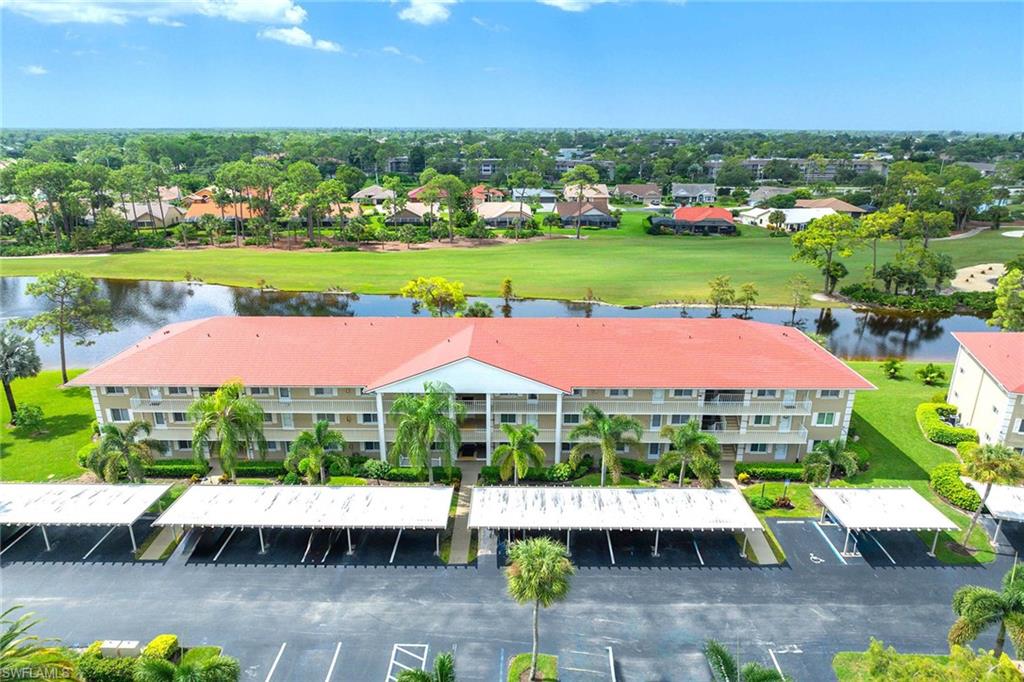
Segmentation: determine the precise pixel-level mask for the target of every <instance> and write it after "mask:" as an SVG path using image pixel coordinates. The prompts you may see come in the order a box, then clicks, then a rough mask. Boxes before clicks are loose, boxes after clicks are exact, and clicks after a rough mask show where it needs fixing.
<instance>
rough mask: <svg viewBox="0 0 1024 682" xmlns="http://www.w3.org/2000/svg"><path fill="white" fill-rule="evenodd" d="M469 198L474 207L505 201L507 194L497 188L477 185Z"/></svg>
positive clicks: (470, 192) (471, 190) (470, 191)
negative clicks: (485, 203) (489, 202)
mask: <svg viewBox="0 0 1024 682" xmlns="http://www.w3.org/2000/svg"><path fill="white" fill-rule="evenodd" d="M469 197H470V198H471V199H472V200H473V205H474V206H478V205H479V204H482V203H484V202H486V201H503V200H504V199H505V193H504V192H502V191H501V190H500V189H498V188H497V187H488V186H487V185H476V186H475V187H473V188H472V189H470V190H469Z"/></svg>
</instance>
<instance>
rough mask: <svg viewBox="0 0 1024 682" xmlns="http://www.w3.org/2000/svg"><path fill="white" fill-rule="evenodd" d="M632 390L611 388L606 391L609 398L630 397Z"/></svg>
mask: <svg viewBox="0 0 1024 682" xmlns="http://www.w3.org/2000/svg"><path fill="white" fill-rule="evenodd" d="M632 392H633V391H632V390H630V389H628V388H609V389H608V390H607V391H606V393H607V394H608V397H609V398H628V397H629V396H630V394H631V393H632Z"/></svg>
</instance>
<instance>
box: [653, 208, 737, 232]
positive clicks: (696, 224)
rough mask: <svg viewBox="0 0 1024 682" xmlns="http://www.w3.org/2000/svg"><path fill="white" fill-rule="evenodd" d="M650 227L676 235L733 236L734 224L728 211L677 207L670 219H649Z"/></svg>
mask: <svg viewBox="0 0 1024 682" xmlns="http://www.w3.org/2000/svg"><path fill="white" fill-rule="evenodd" d="M651 225H656V226H658V227H662V228H668V229H670V230H674V231H675V233H676V234H682V233H684V232H687V233H689V234H735V232H736V222H735V220H734V219H733V217H732V213H730V212H729V211H728V209H724V208H721V207H718V206H679V207H678V208H676V210H675V211H673V212H672V217H671V218H666V217H654V218H651Z"/></svg>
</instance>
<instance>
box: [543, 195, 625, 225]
mask: <svg viewBox="0 0 1024 682" xmlns="http://www.w3.org/2000/svg"><path fill="white" fill-rule="evenodd" d="M555 211H556V212H557V213H558V217H559V218H561V219H562V225H563V226H565V227H574V226H575V225H576V216H579V223H580V225H583V226H585V227H606V228H607V227H618V226H619V221H618V219H617V218H616V217H615V216H613V215H612V214H611V211H609V210H608V204H606V203H605V204H593V203H591V202H589V201H584V202H583V204H582V205H581V204H577V202H575V201H560V202H558V203H557V204H555Z"/></svg>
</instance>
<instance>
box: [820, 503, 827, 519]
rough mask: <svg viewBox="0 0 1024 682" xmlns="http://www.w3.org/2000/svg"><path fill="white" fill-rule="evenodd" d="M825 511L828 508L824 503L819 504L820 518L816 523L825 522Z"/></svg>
mask: <svg viewBox="0 0 1024 682" xmlns="http://www.w3.org/2000/svg"><path fill="white" fill-rule="evenodd" d="M827 511H828V510H827V509H825V505H822V506H821V518H820V519H819V520H818V523H825V512H827Z"/></svg>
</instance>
